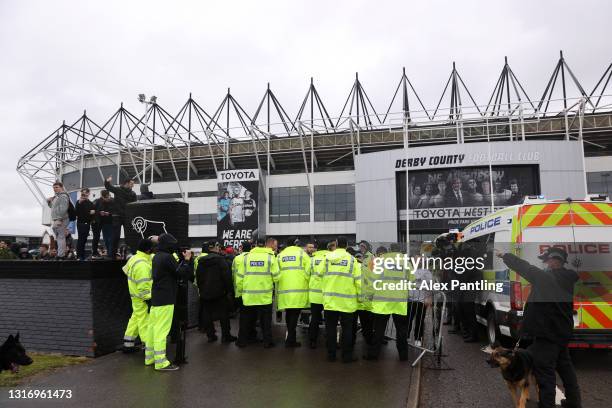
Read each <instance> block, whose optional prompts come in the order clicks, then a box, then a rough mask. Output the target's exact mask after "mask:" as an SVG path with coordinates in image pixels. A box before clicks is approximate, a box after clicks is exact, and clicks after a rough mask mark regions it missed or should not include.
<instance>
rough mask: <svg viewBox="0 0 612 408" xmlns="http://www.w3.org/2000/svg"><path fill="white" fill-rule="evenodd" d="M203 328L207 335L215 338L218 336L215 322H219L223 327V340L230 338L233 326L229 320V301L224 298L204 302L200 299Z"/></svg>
mask: <svg viewBox="0 0 612 408" xmlns="http://www.w3.org/2000/svg"><path fill="white" fill-rule="evenodd" d="M200 304H201V305H202V307H201V317H202V319H201V320H202V323H201V324H202V328H203V329H204V330H205V331H206V335H207V336H208V337H209V338H210V337H214V336H215V335H216V330H215V320H219V323H220V325H221V336H222V337H223V338H228V337H230V336H231V335H232V334H231V326H230V319H229V310H228V305H227V301H226V299H225V298H224V297H222V298H219V299H212V300H210V299H209V300H204V299H200Z"/></svg>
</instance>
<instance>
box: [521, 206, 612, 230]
mask: <svg viewBox="0 0 612 408" xmlns="http://www.w3.org/2000/svg"><path fill="white" fill-rule="evenodd" d="M518 218H519V223H520V227H521V229H524V228H534V227H554V226H571V225H612V204H611V203H595V202H590V203H587V202H573V203H571V204H570V203H549V204H532V205H525V206H523V207H521V208H520V209H519V214H518ZM519 234H520V232H519Z"/></svg>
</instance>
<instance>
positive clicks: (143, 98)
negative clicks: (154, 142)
mask: <svg viewBox="0 0 612 408" xmlns="http://www.w3.org/2000/svg"><path fill="white" fill-rule="evenodd" d="M138 102H140V103H142V104H143V105H144V108H145V109H144V131H143V135H144V140H145V144H144V147H143V150H142V180H141V182H142V184H145V183H146V179H147V171H146V169H147V128H148V127H149V114H148V113H149V105H155V104H156V103H157V96H155V95H153V96H151V97H150V98H149V99H148V100H147V96H146V95H145V94H138ZM154 153H155V146H151V182H153V154H154Z"/></svg>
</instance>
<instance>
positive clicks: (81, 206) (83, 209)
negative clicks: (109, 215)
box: [74, 200, 95, 224]
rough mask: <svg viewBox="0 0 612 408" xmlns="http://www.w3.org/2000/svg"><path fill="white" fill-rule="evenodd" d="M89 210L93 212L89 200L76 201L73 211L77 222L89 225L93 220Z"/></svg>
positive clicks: (93, 207) (92, 204)
mask: <svg viewBox="0 0 612 408" xmlns="http://www.w3.org/2000/svg"><path fill="white" fill-rule="evenodd" d="M91 210H95V206H94V203H92V202H91V201H89V200H85V201H81V200H77V202H76V205H75V206H74V211H76V216H77V222H78V223H85V224H90V223H91V222H92V221H93V219H94V215H92V214H90V211H91Z"/></svg>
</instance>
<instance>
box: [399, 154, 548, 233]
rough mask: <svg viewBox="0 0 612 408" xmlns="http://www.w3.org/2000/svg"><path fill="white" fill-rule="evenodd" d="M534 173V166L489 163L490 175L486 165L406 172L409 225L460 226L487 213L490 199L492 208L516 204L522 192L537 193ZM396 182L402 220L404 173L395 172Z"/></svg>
mask: <svg viewBox="0 0 612 408" xmlns="http://www.w3.org/2000/svg"><path fill="white" fill-rule="evenodd" d="M538 173H539V172H538V167H537V165H508V166H493V173H492V177H491V176H490V175H489V167H488V166H482V167H480V166H478V167H460V168H456V167H455V168H438V169H429V170H413V171H409V173H408V174H409V177H410V181H409V183H408V185H409V186H408V187H409V189H410V192H409V195H408V197H409V199H408V208H409V217H410V228H411V229H412V228H414V229H415V230H423V229H427V230H431V229H439V230H448V229H451V228H463V227H465V226H466V225H467V224H469V223H470V222H472V221H473V220H475V219H478V218H481V217H484V216H486V215H487V214H489V213H490V212H491V201H493V205H494V207H495V210H498V209H501V208H504V207H507V206H510V205H515V204H519V203H521V202H522V201H523V197H525V196H526V195H535V194H539V192H540V188H539V182H538ZM491 180H492V181H493V185H492V186H491ZM396 181H397V197H398V209H399V215H400V218H401V219H404V220H405V219H406V218H405V217H406V215H405V214H406V172H402V171H399V172H397V173H396ZM491 195H493V197H491ZM492 199H493V200H492Z"/></svg>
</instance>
